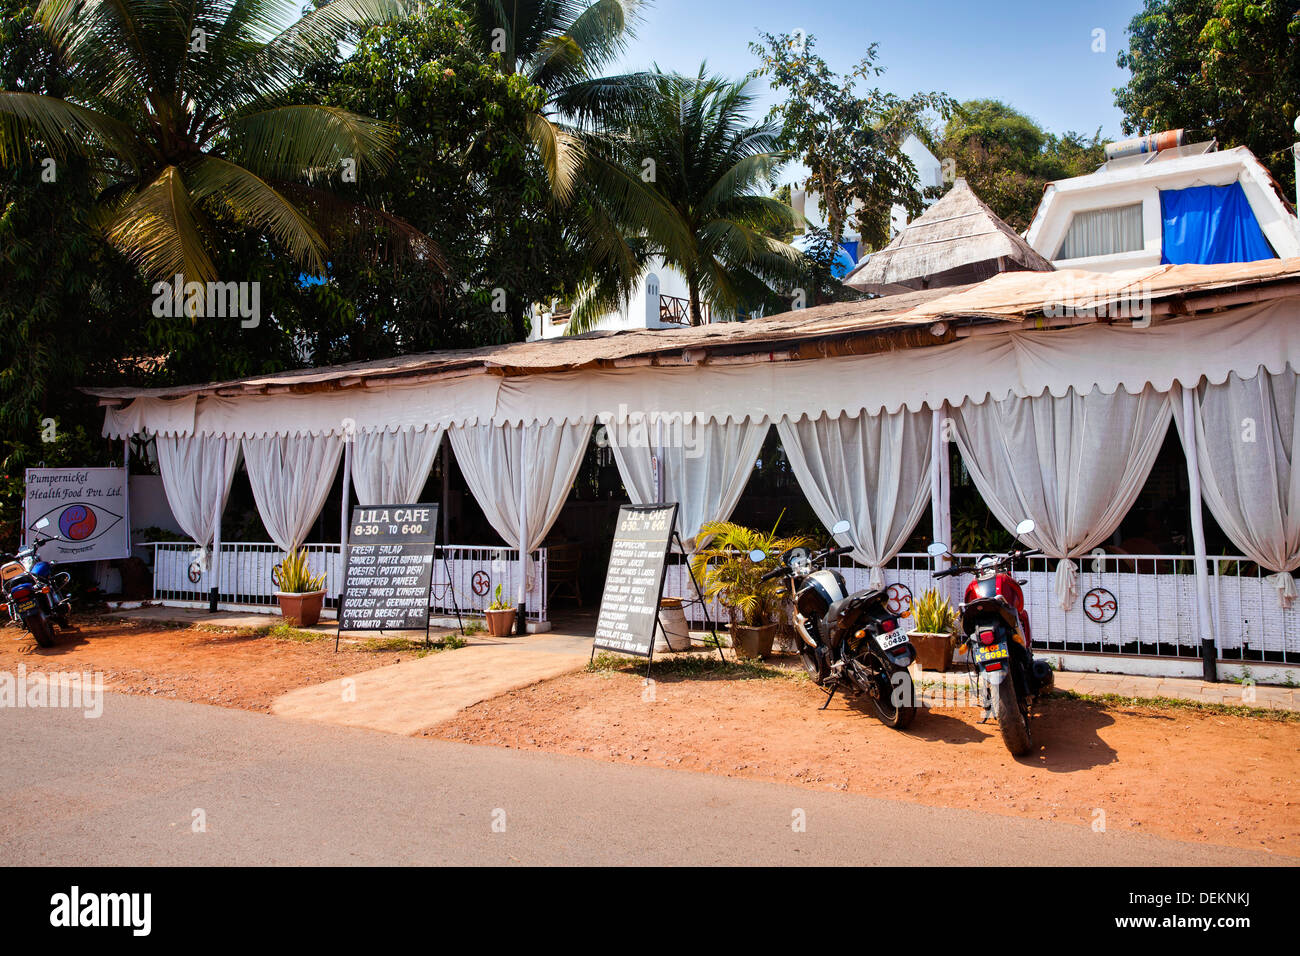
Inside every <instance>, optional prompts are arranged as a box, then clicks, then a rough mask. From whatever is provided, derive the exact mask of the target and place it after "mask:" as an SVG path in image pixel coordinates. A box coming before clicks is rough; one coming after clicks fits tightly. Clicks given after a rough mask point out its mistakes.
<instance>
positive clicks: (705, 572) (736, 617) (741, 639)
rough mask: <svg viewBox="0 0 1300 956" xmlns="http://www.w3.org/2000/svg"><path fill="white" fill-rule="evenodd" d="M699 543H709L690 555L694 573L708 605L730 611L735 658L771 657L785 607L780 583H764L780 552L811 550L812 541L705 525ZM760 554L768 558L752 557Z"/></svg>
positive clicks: (723, 523)
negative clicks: (714, 600) (713, 601)
mask: <svg viewBox="0 0 1300 956" xmlns="http://www.w3.org/2000/svg"><path fill="white" fill-rule="evenodd" d="M778 520H779V519H778ZM700 538H701V539H705V540H707V542H708V543H707V545H706V546H704V547H701V548H699V549H698V550H696V552H695V553H694V554H693V555H691V570H692V571H693V572H694V573H695V577H696V578H697V579H698V580H699V581H700V582H701V584H700V587H701V589H702V590H703V592H704V597H705V599H706V600H709V599H712V598H717V599H718V601H719V602H721V604H722V606H723V607H725V608H726V609H727V616H728V618H729V619H730V623H731V646H732V647H734V648H735V650H736V656H737V657H748V658H756V657H768V656H769V655H771V653H772V642H773V640H774V639H775V638H776V630H777V627H778V626H779V624H780V622H781V620H782V619H783V618H784V617H785V612H786V601H785V594H784V589H783V588H782V586H781V582H780V581H779V580H773V581H763V580H762V577H763V575H764V574H766V573H767V572H768V571H772V570H774V569H775V568H776V567H777V564H778V556H779V555H780V554H781V553H782V552H784V551H788V550H789V549H790V548H794V547H798V546H801V545H802V546H807V545H808V544H809V541H808V539H807V538H804V537H802V536H793V537H786V538H779V537H777V535H776V528H775V527H773V529H772V530H771V531H770V532H768V533H766V534H765V533H763V532H761V531H755V530H754V529H752V528H746V527H744V526H743V525H738V524H732V523H731V522H730V521H710V522H706V523H705V524H704V525H703V526H702V527H701V528H700ZM760 551H761V552H762V553H763V554H764V555H765V557H764V558H762V559H761V560H755V559H754V557H753V556H751V554H752V553H753V552H760Z"/></svg>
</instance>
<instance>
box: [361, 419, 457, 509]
mask: <svg viewBox="0 0 1300 956" xmlns="http://www.w3.org/2000/svg"><path fill="white" fill-rule="evenodd" d="M442 433H443V429H441V428H428V429H425V430H424V431H418V432H417V431H407V432H390V431H367V432H358V433H357V435H356V439H355V442H356V444H355V446H354V448H353V450H352V486H353V487H354V488H356V490H357V504H359V505H407V504H414V503H415V502H417V501H419V499H420V491H421V490H422V489H423V488H424V483H425V482H426V481H427V480H428V478H429V472H430V470H432V468H433V457H434V456H435V455H436V454H438V445H439V444H440V443H441V442H442Z"/></svg>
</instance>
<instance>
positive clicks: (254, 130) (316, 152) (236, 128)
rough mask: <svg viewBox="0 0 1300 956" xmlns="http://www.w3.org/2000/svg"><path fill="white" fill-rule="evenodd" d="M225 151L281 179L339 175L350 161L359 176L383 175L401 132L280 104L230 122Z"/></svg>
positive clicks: (320, 109) (334, 110) (311, 107)
mask: <svg viewBox="0 0 1300 956" xmlns="http://www.w3.org/2000/svg"><path fill="white" fill-rule="evenodd" d="M227 131H228V135H227V138H226V139H225V140H224V141H223V143H222V151H223V152H224V153H225V154H226V156H227V157H228V158H229V159H230V160H232V161H233V162H236V163H238V164H239V165H241V166H245V167H247V168H249V169H254V170H256V171H257V172H258V173H259V174H261V175H263V176H267V177H270V178H275V179H295V178H300V177H301V178H306V179H308V180H313V179H317V178H321V177H328V176H332V175H335V174H337V173H338V172H339V171H340V170H341V169H342V167H343V164H344V162H345V161H347V160H351V161H352V162H354V163H355V164H356V169H357V171H358V172H366V173H370V172H383V171H384V170H385V169H387V168H388V164H389V163H390V162H391V160H392V156H393V144H394V142H395V140H396V138H397V131H396V129H395V128H394V127H393V126H392V125H391V124H389V123H385V122H382V121H381V120H376V119H371V118H369V117H367V116H361V115H359V114H357V113H351V112H349V111H347V110H345V109H340V108H339V107H336V106H321V105H317V104H306V105H300V106H275V107H272V108H270V109H263V110H258V111H256V112H252V113H245V114H242V115H237V116H235V117H234V118H232V119H231V120H229V121H228V123H227Z"/></svg>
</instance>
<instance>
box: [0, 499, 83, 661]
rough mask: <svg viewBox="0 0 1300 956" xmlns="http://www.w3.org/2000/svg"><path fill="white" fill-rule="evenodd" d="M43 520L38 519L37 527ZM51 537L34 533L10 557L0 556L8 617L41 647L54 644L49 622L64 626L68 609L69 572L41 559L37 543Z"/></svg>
mask: <svg viewBox="0 0 1300 956" xmlns="http://www.w3.org/2000/svg"><path fill="white" fill-rule="evenodd" d="M46 524H48V522H46V521H45V520H42V521H41V522H39V523H38V524H37V527H38V528H40V527H43V526H45V525H46ZM53 540H54V539H53V538H40V537H38V538H36V540H34V541H33V542H32V543H31V544H29V545H28V546H27V547H25V548H23V549H22V550H21V551H19V552H18V553H17V554H15V555H13V556H12V557H8V556H0V597H3V599H4V602H5V606H6V607H7V608H8V610H9V618H10V620H11V621H12V622H13V623H15V624H19V625H21V626H22V627H23V629H24V630H27V631H30V632H31V635H32V637H33V638H35V639H36V643H37V644H39V645H40V646H41V647H53V646H54V628H53V626H52V625H51V622H55V623H57V624H58V625H59V627H61V628H65V629H66V628H67V627H69V623H68V614H69V612H70V611H71V610H72V602H71V600H70V599H69V598H68V597H67V593H66V592H67V587H68V584H69V583H70V582H71V581H72V576H71V575H69V574H68V573H67V572H66V571H56V570H55V567H54V562H53V561H44V560H42V559H41V556H40V549H41V547H42V546H43V545H46V544H49V543H50V542H51V541H53Z"/></svg>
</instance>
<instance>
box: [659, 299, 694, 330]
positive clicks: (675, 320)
mask: <svg viewBox="0 0 1300 956" xmlns="http://www.w3.org/2000/svg"><path fill="white" fill-rule="evenodd" d="M659 321H660V322H668V323H671V324H673V325H690V324H691V303H690V300H689V299H683V298H682V297H681V296H676V295H663V294H662V293H661V294H660V296H659Z"/></svg>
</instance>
